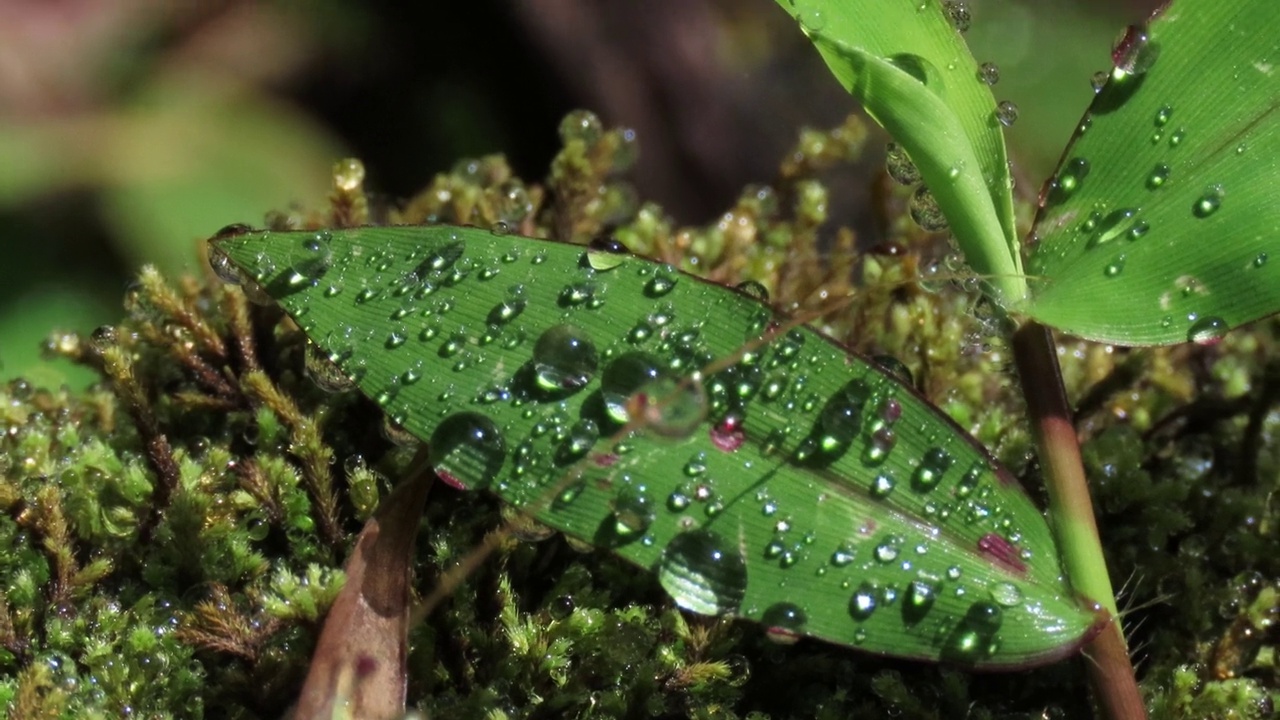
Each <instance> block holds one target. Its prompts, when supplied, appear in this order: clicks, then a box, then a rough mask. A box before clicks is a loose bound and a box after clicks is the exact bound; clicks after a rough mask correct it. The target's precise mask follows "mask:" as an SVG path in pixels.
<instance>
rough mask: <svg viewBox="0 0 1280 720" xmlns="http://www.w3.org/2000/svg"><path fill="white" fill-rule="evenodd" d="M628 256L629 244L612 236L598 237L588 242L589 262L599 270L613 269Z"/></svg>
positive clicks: (592, 267) (594, 268) (593, 267)
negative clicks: (624, 243)
mask: <svg viewBox="0 0 1280 720" xmlns="http://www.w3.org/2000/svg"><path fill="white" fill-rule="evenodd" d="M626 257H627V246H626V245H623V244H622V243H621V242H618V240H617V239H615V238H612V237H598V238H595V239H593V240H592V241H591V242H590V243H588V244H587V264H588V265H590V266H591V269H593V270H596V271H598V272H604V271H605V270H612V269H614V268H616V267H618V266H619V265H621V264H622V263H623V261H624V260H626Z"/></svg>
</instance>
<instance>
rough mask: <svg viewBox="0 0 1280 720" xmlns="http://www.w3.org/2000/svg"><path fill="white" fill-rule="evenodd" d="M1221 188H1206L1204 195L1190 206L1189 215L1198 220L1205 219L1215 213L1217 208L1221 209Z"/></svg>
mask: <svg viewBox="0 0 1280 720" xmlns="http://www.w3.org/2000/svg"><path fill="white" fill-rule="evenodd" d="M1222 196H1223V192H1222V186H1221V185H1214V186H1213V187H1211V188H1208V189H1207V190H1205V191H1204V193H1203V194H1202V195H1201V196H1200V197H1199V198H1197V199H1196V201H1195V202H1194V203H1192V205H1191V214H1192V215H1195V216H1196V217H1198V218H1202V219H1203V218H1207V217H1209V216H1210V215H1212V214H1214V213H1216V212H1217V211H1218V208H1220V207H1222Z"/></svg>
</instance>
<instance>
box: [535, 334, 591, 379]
mask: <svg viewBox="0 0 1280 720" xmlns="http://www.w3.org/2000/svg"><path fill="white" fill-rule="evenodd" d="M599 363H600V358H599V355H598V354H597V353H596V346H595V343H593V342H591V338H590V337H588V336H587V333H586V331H584V330H582V329H581V328H578V327H575V326H573V325H556V326H554V327H552V328H550V329H548V330H546V331H545V332H543V333H542V335H541V336H539V337H538V342H537V343H535V344H534V346H533V372H534V377H535V378H536V381H537V384H538V387H539V388H540V389H542V390H543V391H545V392H549V393H563V392H574V391H576V390H579V389H581V388H582V387H583V386H585V385H586V384H587V383H588V382H590V381H591V377H592V376H593V375H595V373H596V368H597V367H598V366H599Z"/></svg>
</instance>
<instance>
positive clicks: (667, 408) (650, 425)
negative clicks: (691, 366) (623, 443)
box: [604, 371, 707, 438]
mask: <svg viewBox="0 0 1280 720" xmlns="http://www.w3.org/2000/svg"><path fill="white" fill-rule="evenodd" d="M606 373H607V371H606ZM604 397H605V411H606V412H608V413H609V415H610V417H612V418H613V419H614V420H617V421H618V422H624V420H621V419H619V417H620V416H618V415H617V414H615V407H614V406H613V405H612V404H611V403H613V402H617V400H618V399H619V398H613V397H611V396H610V395H608V394H605V396H604ZM621 399H622V400H623V402H624V403H625V404H626V405H625V408H624V410H623V413H624V415H625V417H626V418H629V419H636V418H639V419H640V420H641V421H642V423H643V425H644V427H645V428H646V429H648V430H649V431H650V432H652V433H655V434H657V435H660V436H662V437H666V438H685V437H688V436H689V435H690V434H691V433H692V432H693V431H694V430H695V429H696V428H697V427H698V425H700V424H701V423H702V421H703V420H704V419H705V418H706V416H707V395H706V393H705V392H704V391H703V388H702V384H701V383H699V382H696V381H694V380H693V379H691V378H686V379H684V380H676V379H675V378H670V377H659V378H657V379H656V380H653V381H650V382H647V383H645V384H644V385H641V386H640V387H639V388H638V389H637V390H636V391H635V392H634V393H633V394H632V395H631V396H630V397H627V398H621Z"/></svg>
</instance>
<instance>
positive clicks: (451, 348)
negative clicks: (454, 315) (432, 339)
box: [440, 332, 467, 358]
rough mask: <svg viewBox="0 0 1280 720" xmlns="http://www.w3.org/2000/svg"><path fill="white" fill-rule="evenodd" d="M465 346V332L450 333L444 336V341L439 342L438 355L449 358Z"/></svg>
mask: <svg viewBox="0 0 1280 720" xmlns="http://www.w3.org/2000/svg"><path fill="white" fill-rule="evenodd" d="M466 346H467V335H466V333H461V332H455V333H450V335H449V337H448V338H446V339H445V341H444V342H443V343H441V344H440V357H443V358H451V357H453V356H454V355H457V354H458V353H460V352H462V349H463V348H465V347H466Z"/></svg>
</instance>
